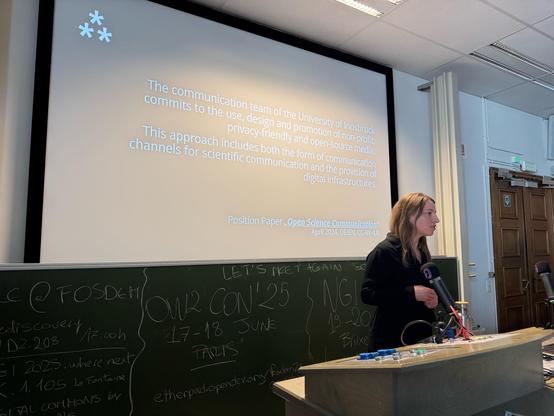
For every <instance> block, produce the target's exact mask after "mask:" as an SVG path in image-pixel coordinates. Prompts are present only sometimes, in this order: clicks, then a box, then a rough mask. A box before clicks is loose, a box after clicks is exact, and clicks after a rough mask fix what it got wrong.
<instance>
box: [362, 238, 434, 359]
mask: <svg viewBox="0 0 554 416" xmlns="http://www.w3.org/2000/svg"><path fill="white" fill-rule="evenodd" d="M421 260H422V261H421V262H419V261H417V260H414V259H412V258H410V260H409V262H408V265H404V264H403V263H402V245H401V243H400V239H399V238H398V237H396V236H394V235H392V234H388V235H387V238H386V239H385V240H383V241H382V242H380V243H379V244H378V245H377V246H376V247H375V248H374V249H373V250H372V251H371V253H369V255H368V256H367V259H366V269H365V273H364V280H363V282H362V287H361V293H360V294H361V298H362V301H363V302H364V303H367V304H370V305H375V306H377V310H376V311H375V316H374V321H373V328H372V332H371V336H372V341H373V343H372V346H373V347H374V348H375V349H378V348H394V347H398V346H401V345H402V342H401V340H400V335H401V333H402V331H403V329H404V327H405V326H406V325H407V324H408V323H409V322H411V321H414V320H424V321H426V322H428V323H432V322H434V321H435V314H434V312H433V310H431V309H428V308H427V307H426V306H425V304H424V303H423V302H420V301H418V300H416V298H415V294H414V286H415V285H421V286H426V287H430V285H429V282H428V281H427V280H426V279H425V278H424V277H423V276H422V275H421V273H420V270H419V269H420V267H421V265H422V264H424V263H426V262H427V261H428V259H427V258H426V257H425V255H423V257H422V259H421ZM430 335H431V326H430V325H425V324H421V323H420V324H415V325H412V326H410V327H409V328H408V329H407V330H406V331H405V334H404V337H403V340H404V342H406V343H409V344H411V343H415V342H417V341H419V340H420V339H423V338H426V337H428V336H430ZM370 349H371V348H370Z"/></svg>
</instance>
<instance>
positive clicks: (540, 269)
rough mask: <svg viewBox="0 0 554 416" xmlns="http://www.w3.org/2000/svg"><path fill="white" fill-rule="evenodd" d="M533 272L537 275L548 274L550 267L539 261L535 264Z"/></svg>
mask: <svg viewBox="0 0 554 416" xmlns="http://www.w3.org/2000/svg"><path fill="white" fill-rule="evenodd" d="M535 271H536V272H537V273H538V274H541V273H550V266H549V265H548V262H547V261H539V262H537V263H535Z"/></svg>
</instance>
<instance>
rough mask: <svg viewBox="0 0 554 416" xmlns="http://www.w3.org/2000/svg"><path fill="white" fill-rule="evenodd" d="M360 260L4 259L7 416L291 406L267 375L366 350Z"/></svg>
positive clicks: (0, 340) (0, 300)
mask: <svg viewBox="0 0 554 416" xmlns="http://www.w3.org/2000/svg"><path fill="white" fill-rule="evenodd" d="M439 267H441V265H440V264H439ZM363 268H364V262H363V261H361V260H360V261H324V262H322V261H318V262H286V263H247V264H226V265H221V264H220V265H214V264H210V265H207V264H206V265H175V266H133V267H85V266H82V267H68V268H55V267H47V266H42V267H28V268H27V267H5V268H2V269H0V415H9V416H16V415H31V414H40V415H56V416H58V415H59V416H71V415H74V416H81V415H105V416H123V415H149V416H151V415H169V416H171V415H211V414H223V413H225V414H226V415H259V414H264V415H283V414H284V404H283V403H282V401H281V400H280V399H279V398H277V397H275V396H274V395H273V394H272V393H271V389H270V386H271V383H272V382H275V381H279V380H283V379H287V378H291V377H295V376H297V375H298V368H299V367H300V366H302V365H307V364H312V363H316V362H321V361H325V360H330V359H335V358H339V357H345V356H351V355H355V354H358V353H359V352H362V351H365V350H366V346H367V343H368V341H369V339H368V333H369V325H370V322H371V319H372V316H373V309H372V307H369V306H367V305H363V304H361V302H360V300H359V290H360V283H361V280H362V275H363Z"/></svg>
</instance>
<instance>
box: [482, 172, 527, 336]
mask: <svg viewBox="0 0 554 416" xmlns="http://www.w3.org/2000/svg"><path fill="white" fill-rule="evenodd" d="M490 185H491V208H492V224H493V245H494V269H495V273H496V279H495V280H496V304H497V312H498V330H499V332H507V331H513V330H516V329H520V328H526V327H528V326H531V308H530V298H529V290H530V285H531V283H530V280H529V268H528V267H527V259H526V249H525V244H526V241H525V240H526V236H525V214H524V210H523V188H514V187H512V186H511V185H510V182H509V181H508V180H503V179H499V178H498V177H497V175H496V171H495V170H491V172H490Z"/></svg>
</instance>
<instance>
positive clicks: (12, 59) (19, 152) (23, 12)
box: [0, 0, 38, 262]
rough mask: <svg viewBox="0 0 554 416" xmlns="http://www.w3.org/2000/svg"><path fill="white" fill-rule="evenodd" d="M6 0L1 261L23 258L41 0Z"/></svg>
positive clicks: (0, 107)
mask: <svg viewBox="0 0 554 416" xmlns="http://www.w3.org/2000/svg"><path fill="white" fill-rule="evenodd" d="M1 3H2V6H1V7H0V15H2V16H3V17H2V18H0V21H1V23H2V24H1V27H2V29H1V33H0V44H1V45H2V49H0V68H1V69H0V101H1V104H0V262H19V261H22V260H23V249H24V236H25V214H26V204H27V175H28V171H29V148H30V139H31V113H32V102H33V85H34V82H33V80H34V69H35V44H36V39H37V33H36V29H37V19H38V0H25V1H21V0H18V1H15V0H13V1H8V0H2V1H1ZM3 13H5V14H3ZM6 16H9V24H7V23H5V22H4V19H5V18H6ZM4 46H5V47H4Z"/></svg>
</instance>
